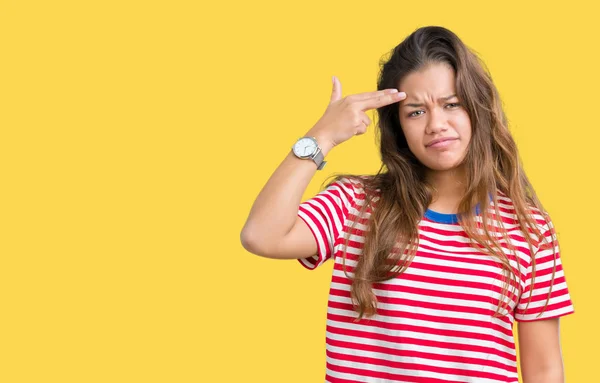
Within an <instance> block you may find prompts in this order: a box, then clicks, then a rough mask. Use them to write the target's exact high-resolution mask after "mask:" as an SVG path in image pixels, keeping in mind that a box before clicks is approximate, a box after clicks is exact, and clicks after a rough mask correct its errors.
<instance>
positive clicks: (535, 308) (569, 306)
mask: <svg viewBox="0 0 600 383" xmlns="http://www.w3.org/2000/svg"><path fill="white" fill-rule="evenodd" d="M542 234H543V236H544V237H545V238H547V242H542V241H541V240H540V241H539V244H538V246H536V250H535V253H534V256H535V261H536V274H535V283H534V284H533V286H532V284H531V272H532V265H530V266H529V267H528V269H527V273H526V275H524V278H525V288H524V289H523V293H522V294H521V297H520V299H519V302H518V304H517V306H516V308H515V320H516V321H519V322H526V321H527V322H528V321H535V320H542V319H550V318H556V317H561V316H564V315H567V314H572V313H574V312H575V310H574V307H573V302H572V301H571V296H570V294H569V289H568V287H567V281H566V279H565V274H564V270H563V267H562V263H561V258H560V248H559V245H558V240H557V237H556V232H555V230H554V227H553V225H552V222H549V224H548V225H546V230H545V231H542ZM553 239H554V244H553V241H552V240H553ZM552 247H554V249H555V251H556V255H554V254H553V252H552ZM555 258H556V269H555V274H554V281H552V270H553V268H554V259H555ZM551 282H552V284H551ZM550 288H552V293H551V295H550V300H549V301H548V306H547V307H546V309H545V310H544V312H543V314H542V315H540V316H539V317H538V315H539V314H540V312H542V309H543V308H544V305H545V304H546V300H547V299H548V292H549V291H550ZM530 296H531V301H530V302H529V307H527V310H526V309H525V308H526V306H527V302H528V301H529V297H530Z"/></svg>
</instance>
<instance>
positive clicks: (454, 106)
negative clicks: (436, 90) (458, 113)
mask: <svg viewBox="0 0 600 383" xmlns="http://www.w3.org/2000/svg"><path fill="white" fill-rule="evenodd" d="M448 105H453V109H454V108H457V107H459V106H460V104H459V103H458V102H453V103H450V104H446V106H448ZM417 112H422V110H415V111H414V112H412V113H409V114H408V117H416V116H417V115H416V114H415V113H417ZM419 116H420V115H419Z"/></svg>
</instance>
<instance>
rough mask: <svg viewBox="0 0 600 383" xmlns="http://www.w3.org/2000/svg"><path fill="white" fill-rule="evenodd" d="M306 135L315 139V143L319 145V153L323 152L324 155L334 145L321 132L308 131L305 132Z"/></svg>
mask: <svg viewBox="0 0 600 383" xmlns="http://www.w3.org/2000/svg"><path fill="white" fill-rule="evenodd" d="M306 135H307V136H308V137H313V138H314V139H315V140H316V141H317V144H318V145H319V148H321V153H323V156H326V155H327V153H329V152H330V151H331V149H333V147H334V146H335V145H333V143H332V142H331V140H330V139H329V138H327V137H325V136H323V135H322V134H318V133H311V132H308V133H306Z"/></svg>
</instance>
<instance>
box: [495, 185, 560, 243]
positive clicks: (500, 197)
mask: <svg viewBox="0 0 600 383" xmlns="http://www.w3.org/2000/svg"><path fill="white" fill-rule="evenodd" d="M496 198H497V201H498V209H499V210H500V214H501V216H502V220H503V221H504V222H505V223H506V222H507V221H510V222H512V223H517V220H523V218H524V217H522V216H521V217H519V214H518V212H517V208H516V206H515V202H514V200H513V199H512V198H511V197H510V196H509V195H508V194H506V193H504V192H502V191H500V190H498V191H497V194H496ZM524 209H525V213H526V214H527V215H528V217H529V219H530V220H531V221H532V223H533V224H534V225H535V228H536V229H537V230H538V231H539V232H540V233H541V234H542V235H545V233H548V232H550V231H551V230H552V229H553V225H552V221H551V219H550V216H549V215H548V212H546V211H545V210H542V209H540V208H538V207H537V206H535V205H534V204H533V203H532V202H530V201H526V203H525V206H524ZM529 232H530V235H531V236H532V237H533V238H534V240H535V241H536V242H538V241H539V240H540V238H538V236H537V235H536V234H535V233H534V231H533V230H532V229H531V227H530V228H529Z"/></svg>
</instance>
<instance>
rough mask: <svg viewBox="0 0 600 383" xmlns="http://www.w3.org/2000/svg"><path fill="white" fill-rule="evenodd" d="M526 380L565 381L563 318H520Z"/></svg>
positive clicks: (530, 382)
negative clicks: (521, 320)
mask: <svg viewBox="0 0 600 383" xmlns="http://www.w3.org/2000/svg"><path fill="white" fill-rule="evenodd" d="M518 338H519V356H520V359H521V363H520V364H521V375H522V376H523V382H524V383H564V381H565V378H564V369H563V362H562V355H561V349H560V331H559V318H550V319H543V320H536V321H529V322H518Z"/></svg>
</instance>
